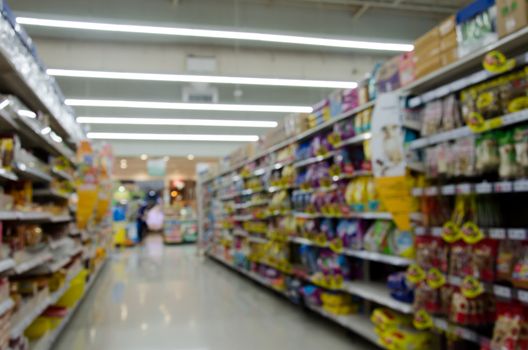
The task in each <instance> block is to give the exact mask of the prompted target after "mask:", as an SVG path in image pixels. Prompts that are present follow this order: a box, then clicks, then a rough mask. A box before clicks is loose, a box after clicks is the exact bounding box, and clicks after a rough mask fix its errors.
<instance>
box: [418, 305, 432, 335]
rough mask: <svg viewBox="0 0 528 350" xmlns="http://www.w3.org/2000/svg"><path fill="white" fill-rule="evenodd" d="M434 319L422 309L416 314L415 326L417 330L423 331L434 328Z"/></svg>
mask: <svg viewBox="0 0 528 350" xmlns="http://www.w3.org/2000/svg"><path fill="white" fill-rule="evenodd" d="M433 324H434V323H433V318H432V317H431V315H429V313H428V312H427V311H425V310H424V309H420V310H418V311H416V312H415V313H414V317H413V325H414V327H416V329H417V330H419V331H423V330H426V329H431V328H432V327H433Z"/></svg>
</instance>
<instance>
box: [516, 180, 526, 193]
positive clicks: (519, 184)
mask: <svg viewBox="0 0 528 350" xmlns="http://www.w3.org/2000/svg"><path fill="white" fill-rule="evenodd" d="M513 190H514V191H515V192H528V180H517V181H515V182H514V183H513Z"/></svg>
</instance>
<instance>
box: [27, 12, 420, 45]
mask: <svg viewBox="0 0 528 350" xmlns="http://www.w3.org/2000/svg"><path fill="white" fill-rule="evenodd" d="M17 22H18V23H19V24H23V25H30V26H39V27H52V28H67V29H83V30H96V31H105V32H121V33H138V34H157V35H171V36H187V37H199V38H217V39H233V40H248V41H261V42H273V43H283V44H295V45H309V46H326V47H341V48H347V49H365V50H381V51H412V49H413V45H410V44H395V43H380V42H373V41H357V40H343V39H330V38H317V37H306V36H297V35H282V34H269V33H254V32H237V31H230V30H211V29H195V28H178V27H158V26H145V25H130V24H111V23H98V22H85V21H67V20H55V19H45V18H33V17H18V18H17Z"/></svg>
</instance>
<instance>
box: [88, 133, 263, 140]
mask: <svg viewBox="0 0 528 350" xmlns="http://www.w3.org/2000/svg"><path fill="white" fill-rule="evenodd" d="M87 136H88V138H89V139H103V140H142V141H240V142H251V141H258V139H259V137H258V136H257V135H193V134H141V133H119V132H89V133H88V135H87Z"/></svg>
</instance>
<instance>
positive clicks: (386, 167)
mask: <svg viewBox="0 0 528 350" xmlns="http://www.w3.org/2000/svg"><path fill="white" fill-rule="evenodd" d="M400 114H401V112H400V98H399V96H398V94H396V93H386V94H382V95H380V96H379V97H378V98H377V99H376V105H375V106H374V111H373V113H372V139H371V144H370V147H371V152H372V170H373V173H374V177H375V181H376V189H377V191H378V194H379V197H380V201H381V203H382V204H383V206H384V207H385V208H386V209H387V211H388V212H390V213H391V214H392V217H393V219H394V222H395V223H396V226H398V228H399V229H400V230H402V231H409V230H410V229H411V221H410V214H411V211H412V208H413V203H414V199H413V197H412V196H411V186H410V184H409V181H408V179H407V177H406V162H405V152H404V149H403V127H402V123H401V118H400Z"/></svg>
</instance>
